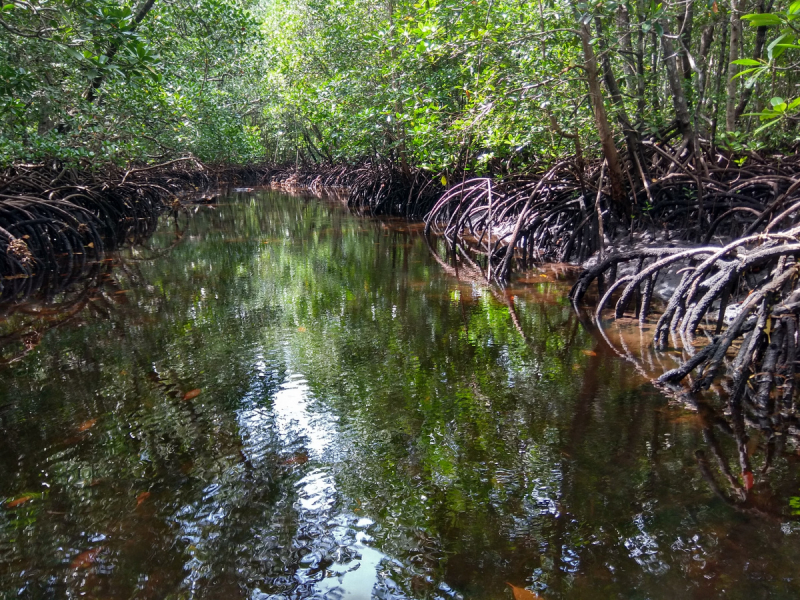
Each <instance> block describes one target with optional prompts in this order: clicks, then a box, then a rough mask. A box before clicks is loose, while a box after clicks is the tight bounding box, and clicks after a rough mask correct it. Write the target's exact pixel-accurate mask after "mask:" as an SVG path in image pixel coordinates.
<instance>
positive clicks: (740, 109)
mask: <svg viewBox="0 0 800 600" xmlns="http://www.w3.org/2000/svg"><path fill="white" fill-rule="evenodd" d="M773 4H774V2H773V0H770V3H769V5H767V2H766V0H761V2H760V3H759V5H758V12H759V13H768V12H772V5H773ZM766 40H767V28H766V27H758V28H757V29H756V42H755V45H754V46H753V59H755V60H759V59H760V58H761V53H762V52H763V51H764V43H765V42H766ZM754 89H755V86H751V87H747V86H745V88H744V90H743V91H742V97H741V98H740V99H739V104H737V105H736V111H735V113H734V115H735V116H734V119H735V120H736V121H737V122H738V121H739V119H740V118H741V116H742V115H743V114H744V111H745V109H746V108H747V103H748V102H750V98H751V97H752V95H753V90H754Z"/></svg>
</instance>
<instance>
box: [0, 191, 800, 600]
mask: <svg viewBox="0 0 800 600" xmlns="http://www.w3.org/2000/svg"><path fill="white" fill-rule="evenodd" d="M186 227H187V229H186V231H185V233H184V235H183V237H182V239H181V240H180V241H179V242H178V243H176V244H174V247H172V248H171V249H169V248H170V246H172V245H173V241H174V236H175V231H174V225H173V223H172V221H170V220H169V219H168V218H166V217H165V218H164V220H163V223H162V225H161V228H160V229H159V231H158V233H157V234H156V237H155V238H154V239H153V240H152V241H151V244H150V245H151V246H152V247H153V248H163V249H164V250H163V251H158V250H153V249H152V248H151V249H139V250H135V251H131V250H129V251H127V252H125V253H124V255H123V256H121V257H119V258H116V259H114V261H112V262H111V263H110V264H109V267H108V272H107V274H106V276H104V277H102V278H100V279H99V280H98V281H99V283H98V285H97V286H95V287H93V288H91V289H87V292H86V293H87V298H88V300H87V302H86V305H85V306H84V307H83V308H82V309H81V310H80V311H78V312H76V313H75V314H73V315H71V318H70V319H69V320H67V321H65V322H63V323H61V322H60V321H59V320H58V319H61V318H62V317H61V316H59V315H48V314H43V313H39V314H38V315H31V314H26V313H23V312H18V313H16V314H14V315H13V316H12V317H10V318H9V319H7V320H6V321H5V322H0V340H13V343H11V342H9V343H8V344H6V345H5V346H2V347H0V358H1V359H2V360H3V361H4V362H5V363H7V364H4V365H3V366H0V500H2V502H3V506H2V507H0V597H1V598H16V597H20V598H78V597H81V598H139V599H145V598H148V599H149V598H152V599H163V598H175V599H177V598H220V599H236V598H254V599H255V598H275V599H278V598H312V597H314V598H330V599H337V600H338V599H340V598H353V599H358V598H362V599H367V598H371V597H376V598H465V599H473V598H475V599H494V598H498V599H499V598H506V599H510V598H512V597H516V598H517V599H518V600H519V599H525V600H530V598H534V597H536V596H534V595H533V594H534V593H535V594H536V595H538V596H541V597H542V598H569V599H573V598H643V599H644V598H652V599H661V598H664V599H673V598H703V599H706V598H715V597H725V598H742V599H745V598H746V599H748V600H752V599H755V598H797V597H800V580H798V568H799V567H798V566H799V565H800V525H798V519H800V517H798V516H797V513H800V477H799V476H798V461H800V457H798V456H797V454H796V451H795V450H793V449H791V448H789V447H788V446H781V447H780V448H779V449H778V450H777V451H775V450H774V449H773V454H774V458H772V459H771V461H770V468H769V469H768V470H767V472H763V473H762V472H761V471H760V470H757V468H758V467H759V466H761V465H764V464H765V460H766V459H765V455H766V446H765V445H764V443H762V440H760V439H759V438H758V437H757V436H754V437H752V439H751V443H750V445H749V446H748V452H750V453H751V461H752V463H753V465H754V476H755V479H754V481H753V483H752V486H751V485H750V483H749V482H745V484H744V485H746V487H748V488H750V487H752V490H751V489H748V491H750V492H751V495H752V498H753V501H752V502H751V505H749V508H748V509H747V510H742V509H741V508H736V507H734V506H731V504H730V502H729V501H728V500H727V498H728V496H729V495H730V493H731V492H730V491H729V490H726V488H725V485H726V483H725V482H726V479H725V476H724V468H723V467H722V466H719V465H718V464H717V463H720V461H722V462H724V463H726V464H728V465H729V471H733V472H734V473H733V476H732V477H731V478H729V479H730V480H731V481H732V483H731V484H730V485H731V486H733V487H734V488H735V485H734V484H736V485H739V481H738V480H737V479H736V478H738V477H739V475H738V474H736V473H735V468H734V465H735V464H736V452H737V449H736V445H735V444H734V442H733V441H732V439H731V438H730V436H729V435H726V433H725V415H724V413H722V412H720V414H719V416H718V419H719V426H718V427H717V428H716V430H717V431H718V435H717V437H712V436H711V434H710V433H709V430H708V428H705V427H704V426H703V422H708V417H707V416H706V418H705V421H702V422H701V419H700V418H699V417H698V416H697V415H696V414H694V413H691V412H688V411H685V410H682V409H681V408H679V407H676V406H671V405H670V404H669V403H668V401H667V399H666V398H665V397H664V396H662V395H661V394H660V393H659V392H658V391H657V390H655V389H653V388H652V387H651V386H650V385H649V384H647V383H645V382H644V381H643V379H642V378H641V377H640V376H638V375H637V374H636V372H635V371H634V369H633V368H632V367H631V365H630V364H629V363H627V362H625V361H623V360H620V359H619V358H617V357H616V356H615V355H614V354H613V352H611V351H609V350H608V349H607V347H606V345H605V344H604V342H603V341H602V339H601V338H599V337H598V336H597V335H596V334H593V333H592V332H590V331H589V330H587V329H586V328H585V327H583V326H582V325H581V324H580V323H579V322H578V319H577V318H576V316H575V314H574V313H573V311H572V310H571V308H570V306H569V303H568V301H567V300H566V297H565V295H566V291H567V289H568V286H567V284H566V283H563V282H559V281H558V278H557V277H554V276H553V274H552V273H550V275H548V276H543V277H541V281H540V282H538V283H537V280H536V277H532V278H530V279H531V281H529V282H528V283H527V284H526V285H524V286H523V285H518V286H515V287H514V288H513V289H510V290H508V291H506V292H498V291H496V290H492V289H490V288H487V287H485V286H483V285H481V284H480V283H478V282H470V281H466V280H461V281H459V280H457V279H455V278H453V277H452V276H451V275H450V274H448V273H446V272H445V271H444V270H443V269H442V267H441V266H440V265H439V264H438V263H437V262H436V260H435V259H434V257H433V256H432V255H431V253H430V251H429V249H428V246H427V245H426V243H425V240H424V238H423V237H422V235H421V233H420V231H419V230H418V229H417V228H414V227H403V226H389V225H387V224H384V223H380V222H378V221H373V220H370V219H363V218H358V217H355V216H352V215H350V214H348V213H347V212H346V211H345V210H344V209H343V208H341V207H340V206H338V205H336V204H334V203H328V202H324V201H319V200H316V199H306V198H301V197H296V196H288V195H284V194H279V193H276V192H271V191H260V192H254V193H243V194H232V195H230V196H228V197H225V198H224V199H223V201H221V202H220V204H219V205H217V206H215V207H212V208H209V207H202V208H199V209H198V211H197V213H196V214H195V215H193V216H192V218H191V220H189V222H188V224H187V225H186ZM82 306H83V305H82ZM29 312H30V311H29ZM48 323H51V324H52V323H57V324H58V326H52V327H50V328H49V329H48V325H47V324H48ZM25 327H28V328H29V329H30V330H31V331H34V333H28V334H26V335H22V336H20V335H17V336H16V337H14V335H12V333H13V332H15V331H19V330H20V328H23V329H24V328H25ZM42 331H44V333H41V332H42ZM3 336H5V337H3ZM698 453H700V454H698ZM698 456H701V457H702V456H708V460H707V461H705V462H704V460H705V459H703V460H700V459H698ZM715 461H717V462H715ZM701 464H711V469H712V470H713V472H711V473H709V469H708V468H705V469H703V468H701V467H700V465H701ZM720 464H721V463H720ZM734 491H735V489H734ZM512 586H516V587H517V588H527V589H528V590H529V591H527V592H526V591H523V590H521V589H517V590H514V589H513V587H512ZM526 594H527V595H526Z"/></svg>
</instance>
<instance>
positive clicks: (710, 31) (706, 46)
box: [695, 25, 714, 115]
mask: <svg viewBox="0 0 800 600" xmlns="http://www.w3.org/2000/svg"><path fill="white" fill-rule="evenodd" d="M713 42H714V26H713V25H706V27H705V28H704V29H703V33H702V35H701V36H700V51H699V52H698V54H697V60H698V64H697V69H698V73H697V103H696V106H695V115H697V114H700V110H701V109H702V107H703V102H704V100H705V95H706V78H707V77H708V53H709V51H710V50H711V44H712V43H713Z"/></svg>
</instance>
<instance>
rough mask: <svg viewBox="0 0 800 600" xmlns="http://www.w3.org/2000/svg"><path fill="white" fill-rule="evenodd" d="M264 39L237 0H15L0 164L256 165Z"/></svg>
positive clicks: (5, 60)
mask: <svg viewBox="0 0 800 600" xmlns="http://www.w3.org/2000/svg"><path fill="white" fill-rule="evenodd" d="M260 39H261V32H260V29H259V25H258V20H257V19H255V18H254V17H253V16H252V14H251V13H250V11H249V7H248V6H247V5H245V4H244V3H243V2H240V1H238V0H178V1H176V2H170V3H167V2H159V1H158V0H156V1H155V2H152V1H149V2H148V1H147V0H144V1H143V2H141V3H140V4H138V5H127V4H120V3H119V2H114V1H113V0H69V1H65V0H57V1H52V0H32V1H30V2H29V1H26V0H14V1H13V2H12V3H10V4H6V5H5V6H3V7H2V10H1V11H0V131H2V133H0V162H2V163H3V164H7V163H9V162H12V161H14V160H27V161H36V160H40V159H42V158H45V157H57V158H61V159H62V160H68V161H70V160H71V161H75V162H81V163H83V164H84V165H85V166H86V165H88V164H98V163H105V162H117V163H120V164H124V163H130V162H132V161H147V160H158V159H161V158H166V157H172V156H175V155H181V154H185V153H193V154H195V155H197V156H198V157H199V158H201V159H204V160H209V161H229V162H235V161H240V162H241V161H247V160H253V159H255V158H256V157H259V156H261V155H262V154H263V149H262V145H261V138H260V136H259V135H258V127H257V119H258V117H260V114H259V111H253V110H252V109H253V106H254V105H255V104H257V102H258V100H259V93H260V90H259V87H258V85H257V82H258V80H257V79H256V78H255V77H254V74H255V73H257V72H258V71H259V70H260V69H259V65H260V64H261V63H260V61H261V55H260V54H259V52H260V44H259V41H260ZM248 111H250V112H248ZM249 115H252V118H248V116H249Z"/></svg>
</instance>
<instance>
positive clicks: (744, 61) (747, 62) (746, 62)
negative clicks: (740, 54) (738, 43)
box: [731, 58, 761, 67]
mask: <svg viewBox="0 0 800 600" xmlns="http://www.w3.org/2000/svg"><path fill="white" fill-rule="evenodd" d="M731 64H734V65H743V66H745V67H759V66H761V62H759V61H757V60H753V59H752V58H740V59H738V60H735V61H733V63H731Z"/></svg>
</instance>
